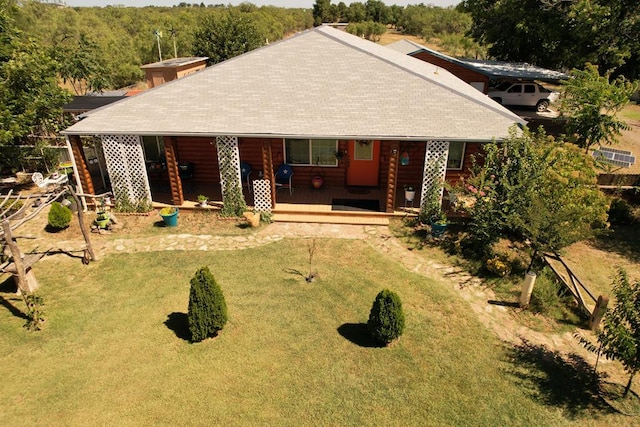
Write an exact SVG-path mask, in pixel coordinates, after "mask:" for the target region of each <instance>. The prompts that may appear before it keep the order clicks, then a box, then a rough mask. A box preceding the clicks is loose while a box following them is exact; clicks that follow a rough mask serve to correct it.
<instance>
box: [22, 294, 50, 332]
mask: <svg viewBox="0 0 640 427" xmlns="http://www.w3.org/2000/svg"><path fill="white" fill-rule="evenodd" d="M24 302H25V303H26V304H27V321H26V322H25V324H24V327H25V328H27V329H28V330H29V331H39V330H41V329H42V324H43V323H44V322H45V318H44V312H43V311H42V306H43V305H44V300H43V299H42V297H41V296H38V295H35V294H26V295H24Z"/></svg>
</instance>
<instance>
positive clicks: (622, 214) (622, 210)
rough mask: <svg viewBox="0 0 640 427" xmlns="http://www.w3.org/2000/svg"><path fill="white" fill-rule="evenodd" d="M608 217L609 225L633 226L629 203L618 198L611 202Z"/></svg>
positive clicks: (633, 219)
mask: <svg viewBox="0 0 640 427" xmlns="http://www.w3.org/2000/svg"><path fill="white" fill-rule="evenodd" d="M608 217H609V222H610V223H611V224H621V225H626V224H633V223H634V222H635V218H634V216H633V211H632V209H631V206H630V205H629V203H627V201H626V200H624V199H621V198H618V197H616V198H614V199H613V200H611V205H610V206H609V212H608Z"/></svg>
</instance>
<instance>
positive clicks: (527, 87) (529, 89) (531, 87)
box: [524, 85, 536, 93]
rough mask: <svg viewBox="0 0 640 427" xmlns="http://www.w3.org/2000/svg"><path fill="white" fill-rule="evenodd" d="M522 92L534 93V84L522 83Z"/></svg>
mask: <svg viewBox="0 0 640 427" xmlns="http://www.w3.org/2000/svg"><path fill="white" fill-rule="evenodd" d="M524 93H536V87H535V86H534V85H524Z"/></svg>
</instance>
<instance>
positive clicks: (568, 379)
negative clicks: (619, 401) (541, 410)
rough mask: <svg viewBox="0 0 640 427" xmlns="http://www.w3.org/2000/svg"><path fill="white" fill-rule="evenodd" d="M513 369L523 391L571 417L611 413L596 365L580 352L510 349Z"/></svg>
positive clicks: (535, 347) (534, 347)
mask: <svg viewBox="0 0 640 427" xmlns="http://www.w3.org/2000/svg"><path fill="white" fill-rule="evenodd" d="M510 353H511V354H510V360H511V363H512V364H513V365H514V369H513V371H512V372H511V373H512V375H514V376H515V377H517V378H520V379H521V380H522V385H523V386H524V387H523V390H525V391H528V392H529V393H530V394H532V395H533V396H534V398H535V399H536V400H540V401H541V402H543V403H544V404H546V405H549V406H553V407H557V408H560V409H561V410H562V411H563V413H564V414H565V416H567V418H569V419H577V418H581V417H586V416H591V417H592V416H594V415H596V413H599V414H600V415H605V414H607V413H611V412H612V411H611V408H610V407H609V406H608V405H607V404H606V403H605V402H604V401H603V400H602V399H601V398H600V397H599V395H598V378H597V377H596V376H595V375H594V373H593V367H592V366H591V365H590V364H589V363H587V362H586V361H585V360H584V359H583V358H582V357H580V356H578V355H576V354H570V355H568V356H563V355H561V354H560V353H558V352H557V351H550V350H549V349H547V348H546V347H544V346H540V345H535V344H531V343H529V342H527V341H525V342H524V344H522V345H519V346H515V347H514V348H512V349H510Z"/></svg>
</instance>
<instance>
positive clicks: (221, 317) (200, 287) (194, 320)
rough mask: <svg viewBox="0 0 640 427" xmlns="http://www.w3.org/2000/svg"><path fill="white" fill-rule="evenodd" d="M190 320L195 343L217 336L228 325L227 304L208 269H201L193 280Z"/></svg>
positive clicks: (190, 298) (190, 294)
mask: <svg viewBox="0 0 640 427" xmlns="http://www.w3.org/2000/svg"><path fill="white" fill-rule="evenodd" d="M188 318H189V331H190V332H191V341H193V342H200V341H202V340H204V339H205V338H208V337H211V336H215V335H217V334H218V331H219V330H221V329H222V328H223V327H224V325H225V324H226V323H227V303H226V302H225V300H224V295H223V294H222V289H220V286H218V284H217V283H216V280H215V279H214V277H213V274H211V271H209V268H208V267H201V268H200V269H199V270H198V271H196V274H195V275H194V276H193V278H192V279H191V290H190V292H189V314H188Z"/></svg>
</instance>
